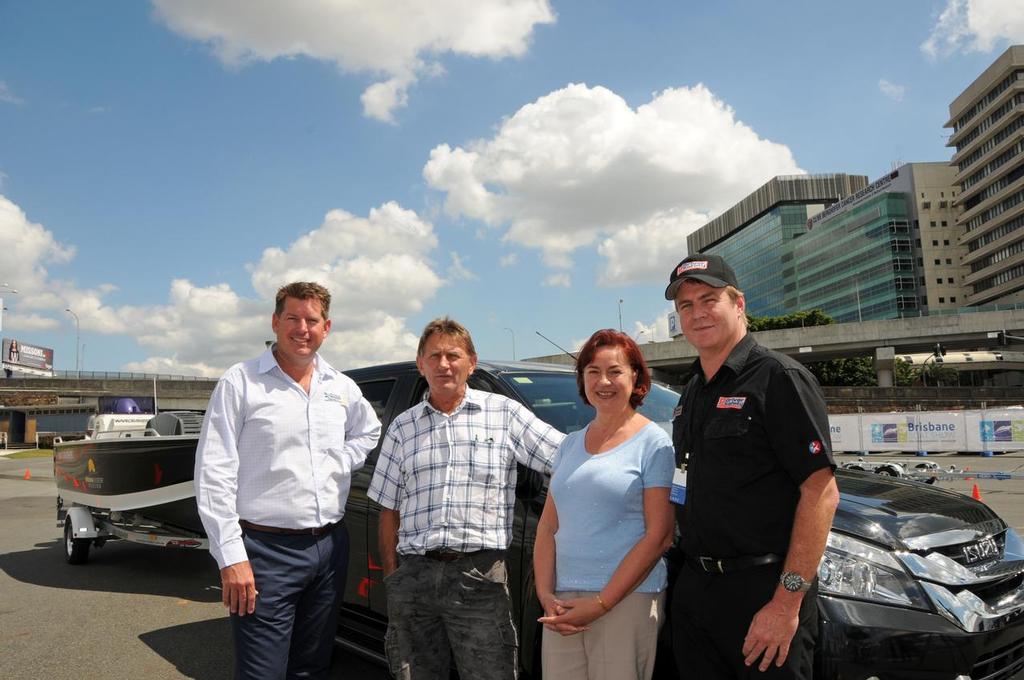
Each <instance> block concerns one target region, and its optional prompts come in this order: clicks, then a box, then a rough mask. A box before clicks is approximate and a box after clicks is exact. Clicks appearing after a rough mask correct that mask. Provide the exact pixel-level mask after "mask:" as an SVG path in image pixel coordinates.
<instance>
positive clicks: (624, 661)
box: [541, 592, 665, 680]
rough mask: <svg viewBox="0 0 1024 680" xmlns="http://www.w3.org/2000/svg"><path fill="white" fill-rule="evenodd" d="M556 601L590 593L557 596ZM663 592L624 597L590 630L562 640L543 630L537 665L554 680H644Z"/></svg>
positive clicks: (651, 660) (651, 661) (658, 624)
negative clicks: (539, 664) (539, 663)
mask: <svg viewBox="0 0 1024 680" xmlns="http://www.w3.org/2000/svg"><path fill="white" fill-rule="evenodd" d="M557 595H558V597H559V598H561V599H568V598H572V597H587V596H590V597H593V595H594V593H575V592H569V593H557ZM664 612H665V593H664V592H661V593H630V594H629V595H627V596H626V598H625V599H623V600H622V602H619V603H618V604H617V605H615V606H614V607H613V608H612V610H611V611H610V612H608V613H607V614H605V615H604V616H602V617H601V618H599V619H597V620H596V621H594V622H593V623H591V624H590V626H589V628H590V630H587V631H584V632H582V633H576V634H575V635H566V636H563V635H561V634H559V633H556V632H554V631H551V630H548V629H547V628H545V629H544V638H543V647H542V649H541V665H542V670H543V675H544V677H545V678H557V680H650V678H651V675H652V674H653V673H654V655H655V650H656V649H657V646H658V628H660V627H661V622H662V620H663V618H664Z"/></svg>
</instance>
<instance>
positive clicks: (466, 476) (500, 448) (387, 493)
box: [367, 317, 564, 680]
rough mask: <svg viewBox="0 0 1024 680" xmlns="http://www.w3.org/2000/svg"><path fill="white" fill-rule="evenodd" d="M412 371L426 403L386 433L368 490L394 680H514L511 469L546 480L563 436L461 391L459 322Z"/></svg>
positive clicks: (467, 354) (464, 367) (422, 353)
mask: <svg viewBox="0 0 1024 680" xmlns="http://www.w3.org/2000/svg"><path fill="white" fill-rule="evenodd" d="M416 366H417V367H418V368H419V371H420V373H421V374H422V375H423V377H424V378H426V380H427V384H428V385H429V387H430V393H429V395H428V397H427V400H426V401H424V402H423V403H421V404H417V405H416V406H413V407H412V408H411V409H409V410H407V411H405V412H404V413H402V414H400V415H399V416H398V417H397V418H395V419H394V421H392V423H391V425H390V426H389V427H388V432H387V434H386V435H385V436H384V440H383V442H382V444H381V451H380V457H379V458H378V459H377V466H376V468H375V469H374V473H373V481H372V482H371V483H370V488H369V490H368V491H367V495H368V496H369V497H370V499H371V500H373V501H375V502H377V503H379V504H380V505H381V506H382V507H381V512H380V525H379V532H378V541H379V543H378V545H379V547H380V555H381V561H382V563H383V564H382V567H383V568H384V578H385V586H386V588H387V596H388V631H387V641H386V646H387V655H388V662H389V664H390V665H391V672H392V674H394V676H395V677H396V678H398V680H447V678H448V660H449V654H452V655H454V657H455V663H456V665H457V666H458V669H459V676H460V677H462V678H473V680H512V679H513V678H515V677H516V675H517V672H518V660H517V650H518V646H517V644H518V643H517V637H516V630H515V626H514V625H513V623H512V603H511V600H510V598H509V592H508V572H507V570H506V568H505V553H506V551H507V549H508V547H509V544H510V543H511V541H512V519H513V512H514V509H515V489H516V463H517V462H519V463H522V464H523V465H526V466H527V467H530V468H531V469H534V470H537V471H539V472H543V473H544V474H550V473H551V460H552V458H554V455H555V452H556V451H557V450H558V445H559V444H560V443H561V441H562V438H563V437H564V435H563V434H562V433H561V432H559V431H558V430H556V429H555V428H553V427H551V426H550V425H548V424H547V423H545V422H544V421H542V420H541V419H540V418H538V417H537V416H536V415H534V414H533V412H532V411H530V409H528V408H527V407H525V406H523V405H522V404H520V403H519V402H517V401H513V400H512V399H509V398H507V397H503V396H501V395H498V394H492V393H490V392H483V391H478V390H474V389H472V388H470V387H468V386H467V381H468V380H469V376H470V374H472V372H473V370H474V369H475V368H476V350H475V349H474V347H473V339H472V338H471V337H470V335H469V331H467V330H466V329H465V328H464V327H463V326H462V325H461V324H459V323H458V322H456V321H453V320H451V319H449V318H447V317H445V318H442V319H435V320H434V321H431V322H430V323H429V324H427V327H426V328H425V329H424V330H423V335H422V336H421V337H420V344H419V349H418V351H417V356H416ZM449 647H450V648H451V652H449Z"/></svg>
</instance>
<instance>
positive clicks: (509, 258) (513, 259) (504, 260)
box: [498, 253, 519, 267]
mask: <svg viewBox="0 0 1024 680" xmlns="http://www.w3.org/2000/svg"><path fill="white" fill-rule="evenodd" d="M518 262H519V254H518V253H509V254H508V255H502V256H501V258H500V259H499V260H498V264H499V265H500V266H501V267H511V266H513V265H515V264H517V263H518Z"/></svg>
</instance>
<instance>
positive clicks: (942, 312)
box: [899, 302, 1024, 319]
mask: <svg viewBox="0 0 1024 680" xmlns="http://www.w3.org/2000/svg"><path fill="white" fill-rule="evenodd" d="M1018 309H1024V302H1015V303H1013V304H1009V305H1007V304H1003V305H979V306H977V307H957V308H956V309H933V310H930V311H929V312H928V313H927V314H922V313H921V310H920V309H918V310H917V314H911V313H908V312H901V313H900V316H899V318H901V319H917V318H919V317H927V316H956V315H959V314H977V313H979V312H1012V311H1014V310H1018Z"/></svg>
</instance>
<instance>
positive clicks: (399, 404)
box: [337, 361, 1024, 680]
mask: <svg viewBox="0 0 1024 680" xmlns="http://www.w3.org/2000/svg"><path fill="white" fill-rule="evenodd" d="M346 373H347V374H348V375H349V376H350V377H351V378H352V379H353V380H355V381H356V383H357V384H358V385H359V387H360V389H361V390H362V391H363V395H364V396H365V397H366V398H367V400H369V402H370V403H371V404H373V406H374V408H375V409H376V411H377V415H378V416H379V417H380V419H381V422H382V423H383V424H384V427H385V429H386V428H387V426H388V424H389V423H390V422H391V420H392V419H393V418H394V417H395V416H397V415H398V414H399V413H401V412H402V411H404V410H405V409H407V408H409V407H410V406H412V405H413V404H415V403H417V402H419V401H421V400H422V399H423V395H424V393H425V391H426V389H427V385H426V381H425V380H423V378H422V377H420V375H419V373H418V372H417V370H416V365H415V364H414V363H412V362H406V363H399V364H390V365H387V366H377V367H373V368H362V369H356V370H351V371H347V372H346ZM469 384H470V386H471V387H474V388H476V389H481V390H488V391H491V392H497V393H499V394H504V395H506V396H508V397H511V398H513V399H516V400H518V401H520V402H522V403H524V404H525V405H527V406H528V407H530V408H531V409H532V410H533V411H534V412H535V413H536V414H537V415H538V416H540V417H541V418H543V419H544V420H545V421H547V422H549V423H551V424H552V425H553V426H555V427H557V428H558V429H559V430H562V431H563V432H572V431H574V430H578V429H580V428H582V427H583V426H584V425H585V424H586V423H587V422H589V421H590V420H591V418H592V417H593V409H592V408H591V407H589V406H587V405H585V404H583V402H582V401H581V400H580V397H579V393H578V392H577V388H576V379H575V374H574V372H573V371H572V369H571V368H568V367H560V366H554V365H548V364H529V363H514V362H509V363H499V362H483V361H482V362H480V363H479V364H478V366H477V370H476V372H475V373H474V374H473V375H472V376H471V377H470V381H469ZM678 398H679V395H678V394H677V393H675V392H673V391H672V390H670V389H667V388H665V387H662V386H660V385H654V386H653V388H652V392H651V394H650V395H649V396H648V397H647V399H646V401H645V403H644V406H643V407H642V408H641V412H642V413H644V415H646V416H647V417H648V418H650V419H651V420H653V421H655V422H657V423H659V424H661V425H662V426H663V427H665V428H669V427H670V426H669V421H670V420H671V417H672V410H673V408H674V407H675V405H676V402H677V400H678ZM377 453H378V452H377V451H376V450H374V451H373V452H372V453H371V454H370V456H369V458H368V459H367V462H366V465H365V466H364V467H363V468H362V469H361V470H359V471H358V472H357V473H356V474H355V476H354V477H353V480H352V491H351V493H350V495H349V500H348V506H347V508H346V514H345V516H346V521H347V523H348V529H349V534H350V537H351V545H352V553H351V560H350V562H349V571H348V587H347V589H346V596H345V604H344V607H343V609H342V614H341V619H340V621H339V625H338V636H337V640H338V642H339V644H341V645H342V646H345V647H347V648H350V649H352V650H354V651H356V652H358V653H360V654H362V655H364V656H368V657H371V658H375V659H377V660H379V661H381V662H383V660H384V656H383V650H384V631H385V628H386V626H387V613H386V612H387V607H386V603H385V594H384V586H383V585H382V584H381V568H380V557H379V554H378V552H377V510H378V508H377V506H376V504H374V503H373V502H372V501H370V500H369V498H368V497H367V495H366V489H367V487H368V486H369V484H370V479H371V478H372V477H373V468H374V464H375V463H376V461H377ZM518 472H519V480H518V484H517V489H516V510H515V520H514V526H513V539H512V546H511V548H510V550H509V589H510V591H511V593H512V601H513V604H514V605H515V607H516V617H517V619H518V621H517V624H518V629H519V635H520V649H521V654H520V658H521V663H522V666H523V668H522V670H523V672H524V674H525V675H528V676H531V677H539V676H540V670H539V669H540V638H541V636H540V628H539V626H538V624H537V623H536V620H537V617H538V616H540V606H539V605H538V603H537V600H536V597H535V596H534V587H533V568H532V564H533V561H532V559H531V552H532V549H533V540H534V536H535V531H536V526H537V520H538V519H539V517H540V512H541V509H542V508H543V505H544V498H545V494H546V489H547V484H546V480H545V479H544V478H543V476H542V475H539V474H537V473H534V472H532V471H530V470H527V469H526V468H523V467H521V466H520V468H519V471H518ZM836 478H837V481H838V484H839V491H840V494H841V500H840V503H839V508H838V509H837V511H836V516H835V521H834V522H833V526H832V531H831V532H830V534H829V538H828V546H827V548H826V550H825V555H824V557H823V558H822V561H821V565H820V567H819V569H818V577H819V583H820V586H819V587H820V594H819V598H818V599H819V605H820V610H821V616H820V624H819V625H820V637H819V643H818V652H817V657H816V660H815V664H816V677H820V678H841V679H844V680H845V679H847V678H850V679H853V680H862V679H864V680H866V679H867V678H880V679H881V680H885V679H886V678H921V679H922V680H923V679H930V678H945V679H949V680H952V679H953V678H960V677H964V678H972V679H974V680H979V679H982V678H984V679H985V680H1009V679H1010V678H1014V677H1017V676H1018V673H1020V674H1021V676H1022V677H1024V541H1022V540H1021V537H1020V536H1018V534H1017V532H1016V531H1014V530H1013V529H1012V528H1009V527H1008V526H1007V525H1006V523H1005V522H1003V520H1001V519H1000V518H999V517H998V516H997V515H996V514H995V513H993V512H992V511H991V510H990V509H989V508H988V507H987V506H985V505H983V504H982V503H980V502H977V501H974V500H972V499H970V498H968V497H966V496H963V495H961V494H958V493H953V492H947V491H943V490H941V489H937V488H935V487H933V486H928V485H926V484H919V483H917V482H910V481H905V480H900V479H895V478H892V477H886V476H880V475H874V474H870V473H866V472H856V471H848V470H838V471H837V472H836ZM672 566H673V565H672V564H671V555H670V571H671V570H672ZM663 658H667V655H661V656H659V664H660V666H659V669H658V675H659V677H672V676H673V673H672V671H671V669H666V667H665V665H666V664H663V663H661V660H662V659H663Z"/></svg>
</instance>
